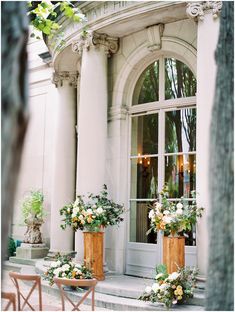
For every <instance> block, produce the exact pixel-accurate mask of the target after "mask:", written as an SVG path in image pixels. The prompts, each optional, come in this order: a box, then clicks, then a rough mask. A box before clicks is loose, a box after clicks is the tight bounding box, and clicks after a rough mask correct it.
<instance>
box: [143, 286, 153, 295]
mask: <svg viewBox="0 0 235 312" xmlns="http://www.w3.org/2000/svg"><path fill="white" fill-rule="evenodd" d="M144 291H145V292H146V293H147V294H150V293H151V291H152V287H150V286H147V287H146V288H145V290H144Z"/></svg>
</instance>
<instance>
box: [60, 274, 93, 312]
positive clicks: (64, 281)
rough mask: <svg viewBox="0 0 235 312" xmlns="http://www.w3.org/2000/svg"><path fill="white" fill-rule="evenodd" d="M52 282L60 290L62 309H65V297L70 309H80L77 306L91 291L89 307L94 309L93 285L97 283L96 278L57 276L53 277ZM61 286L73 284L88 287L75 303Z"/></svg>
mask: <svg viewBox="0 0 235 312" xmlns="http://www.w3.org/2000/svg"><path fill="white" fill-rule="evenodd" d="M54 282H55V284H56V285H57V286H58V288H59V290H60V296H61V300H62V311H65V298H66V299H67V300H68V301H69V302H70V303H71V304H72V306H73V309H72V311H80V309H79V308H78V307H79V306H80V305H81V304H82V303H83V301H84V300H85V299H86V298H87V296H88V295H89V294H90V293H91V294H92V295H91V296H92V297H91V309H92V311H94V308H95V286H96V284H97V280H96V279H95V278H93V279H80V280H78V279H65V278H57V277H54ZM63 286H74V287H84V286H85V287H88V289H86V290H85V292H84V293H83V296H82V298H81V299H80V300H79V302H78V303H77V304H75V303H74V302H73V301H72V300H71V299H70V298H69V297H68V294H67V293H66V291H65V290H64V288H63Z"/></svg>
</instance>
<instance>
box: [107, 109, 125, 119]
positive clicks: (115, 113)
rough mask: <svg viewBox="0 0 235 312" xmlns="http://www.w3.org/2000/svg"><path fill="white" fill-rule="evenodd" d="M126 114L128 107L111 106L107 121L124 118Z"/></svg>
mask: <svg viewBox="0 0 235 312" xmlns="http://www.w3.org/2000/svg"><path fill="white" fill-rule="evenodd" d="M127 114H128V107H127V106H122V107H113V106H112V107H111V108H110V109H109V112H108V121H113V120H125V119H126V116H127Z"/></svg>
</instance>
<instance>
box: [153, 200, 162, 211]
mask: <svg viewBox="0 0 235 312" xmlns="http://www.w3.org/2000/svg"><path fill="white" fill-rule="evenodd" d="M161 207H162V205H161V204H160V203H158V202H156V203H155V208H156V209H157V210H159V209H161Z"/></svg>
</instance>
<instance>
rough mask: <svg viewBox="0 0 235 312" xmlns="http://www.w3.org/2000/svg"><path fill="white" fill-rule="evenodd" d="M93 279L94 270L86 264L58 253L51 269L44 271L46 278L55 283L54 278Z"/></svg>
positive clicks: (50, 282)
mask: <svg viewBox="0 0 235 312" xmlns="http://www.w3.org/2000/svg"><path fill="white" fill-rule="evenodd" d="M54 277H61V278H68V279H91V278H93V275H92V271H91V270H90V269H88V268H87V267H86V266H85V265H84V264H79V263H76V262H74V261H73V260H72V258H71V257H69V256H61V255H58V256H57V259H56V261H53V262H51V265H50V267H49V269H48V270H47V271H46V272H45V273H44V279H45V280H47V281H49V284H50V285H53V284H54V281H53V278H54Z"/></svg>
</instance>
